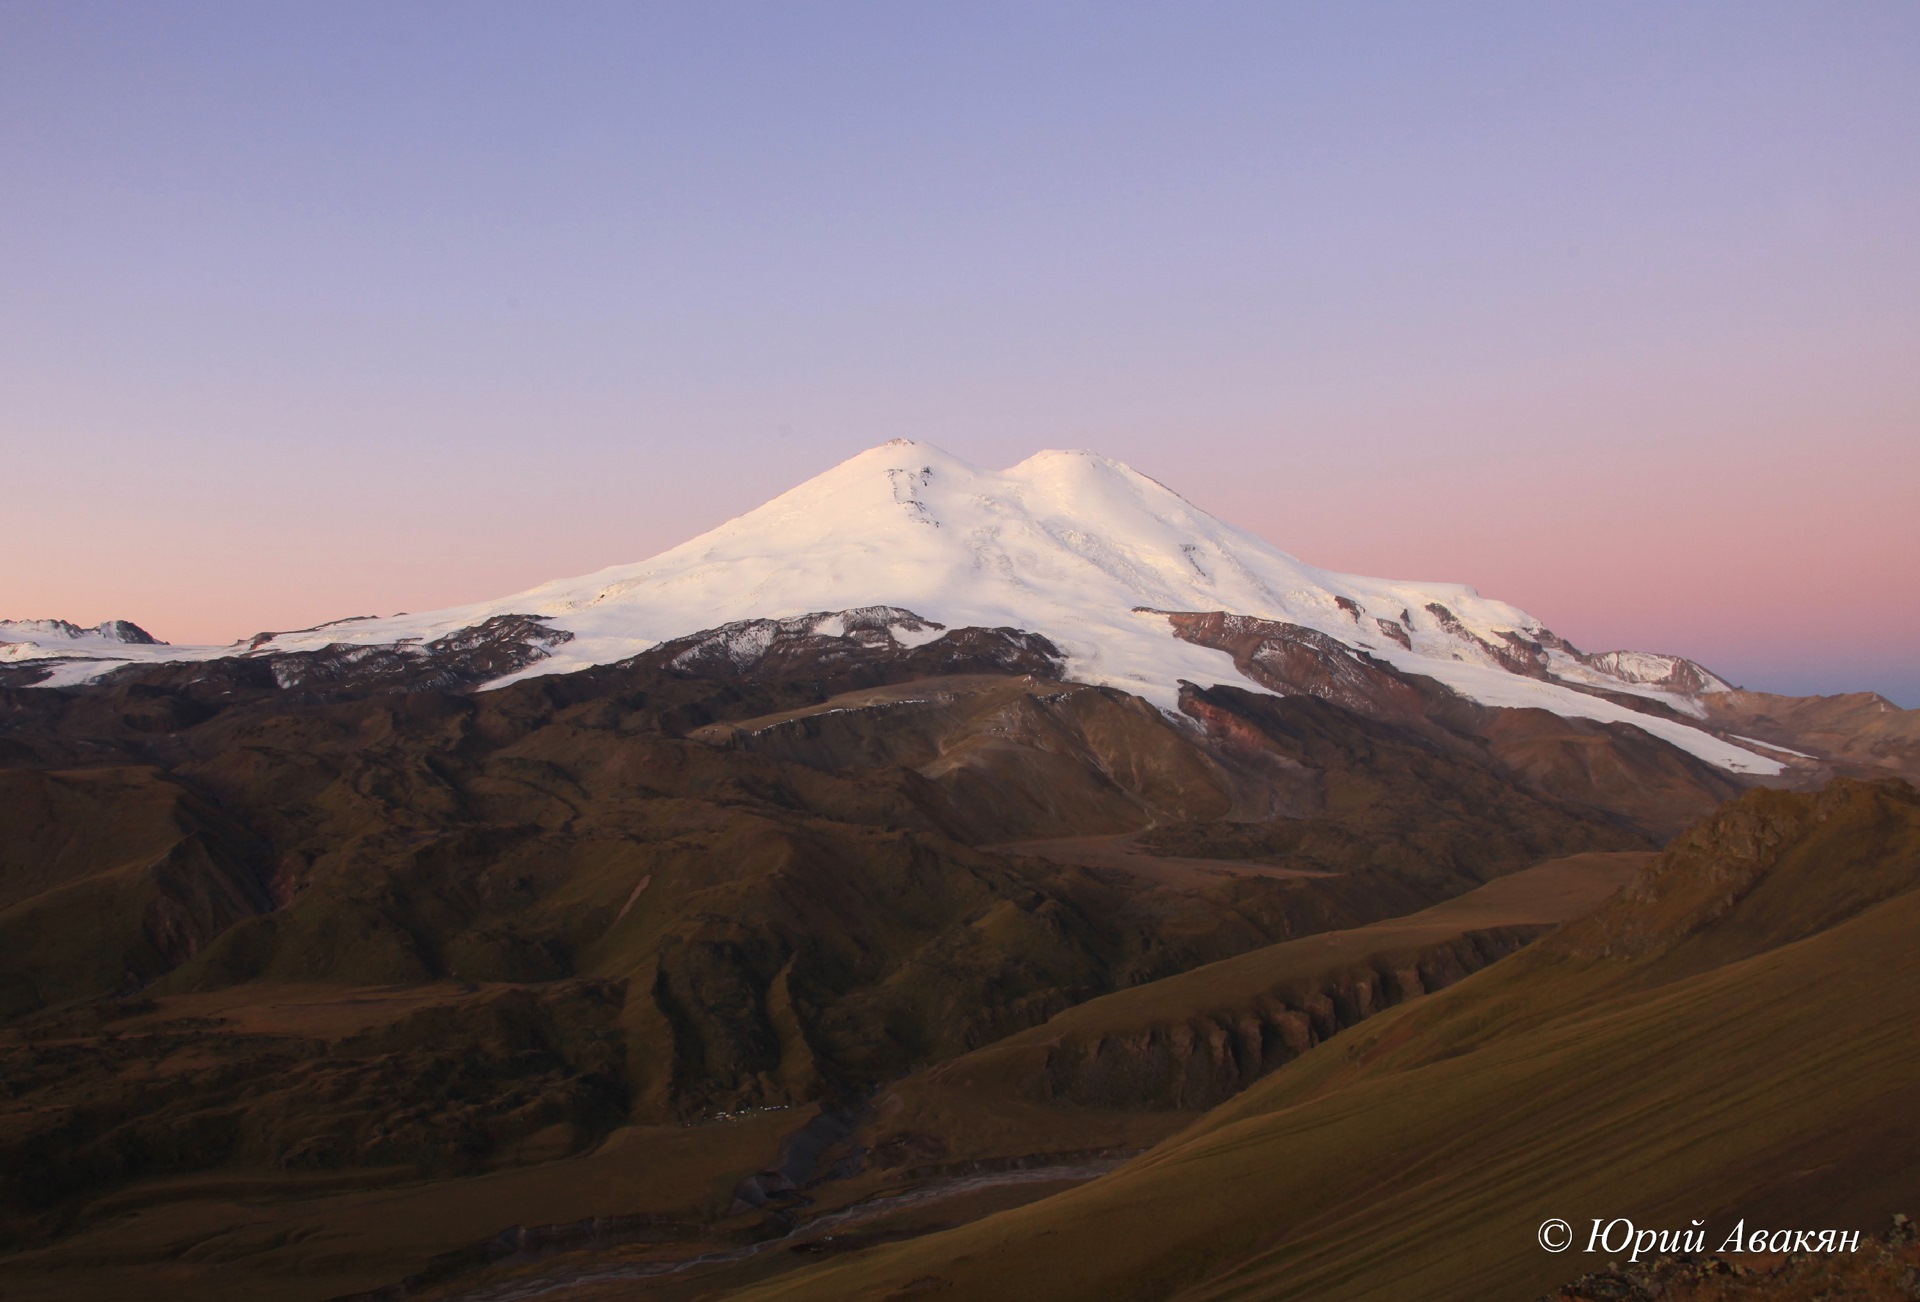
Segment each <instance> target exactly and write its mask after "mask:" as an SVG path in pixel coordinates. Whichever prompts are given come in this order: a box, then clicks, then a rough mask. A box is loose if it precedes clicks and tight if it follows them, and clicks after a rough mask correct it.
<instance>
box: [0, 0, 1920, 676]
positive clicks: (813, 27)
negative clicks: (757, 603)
mask: <svg viewBox="0 0 1920 1302" xmlns="http://www.w3.org/2000/svg"><path fill="white" fill-rule="evenodd" d="M748 13H750V14H752V15H753V16H754V18H753V22H751V23H746V22H745V20H744V19H740V20H739V21H735V20H734V19H728V18H723V16H722V15H720V14H718V13H717V12H704V11H693V10H689V11H686V12H681V13H675V14H668V13H666V12H664V11H647V12H644V13H643V12H642V11H639V10H633V9H625V8H606V9H598V8H593V7H591V6H581V7H578V8H576V9H573V10H571V11H570V16H569V17H568V19H567V20H566V21H564V22H562V21H546V20H538V21H536V19H535V16H534V13H533V11H531V10H513V9H499V10H492V9H479V10H476V9H474V8H471V7H467V6H460V7H445V8H442V7H439V6H436V5H433V4H422V5H419V6H409V7H407V8H406V9H405V10H394V9H392V8H391V7H388V6H374V5H366V6H357V5H354V4H345V5H341V6H332V7H328V9H327V11H326V12H325V13H324V14H323V13H322V11H319V10H309V11H302V10H298V9H292V8H286V9H282V8H272V7H255V6H229V5H224V4H216V3H207V4H201V5H185V6H172V7H164V8H127V7H112V6H100V7H92V6H88V5H84V4H77V5H69V6H58V7H54V6H42V7H32V6H13V7H8V8H6V9H4V10H0V169H3V172H0V174H4V175H6V177H7V178H8V180H7V194H8V201H7V203H6V204H4V205H0V250H4V253H5V256H4V258H0V508H4V521H5V525H4V527H5V534H4V541H0V617H13V618H26V617H49V616H51V617H61V618H67V619H72V620H75V621H80V622H86V623H92V622H95V621H98V620H100V619H104V618H128V619H132V620H135V621H137V622H139V623H141V624H143V625H145V626H147V627H148V628H150V629H151V630H152V631H153V632H154V633H156V634H157V635H159V636H161V637H164V638H167V639H169V640H173V641H181V642H188V641H214V642H225V641H229V640H231V639H233V638H235V637H239V636H242V635H245V634H249V633H252V632H255V631H258V630H261V629H266V628H291V627H299V626H304V625H309V624H312V623H315V622H318V621H320V620H324V619H330V618H338V617H340V616H344V615H349V614H360V613H374V612H378V613H391V612H393V611H395V610H401V609H414V610H417V609H424V608H433V607H437V606H443V605H449V604H454V603H457V602H461V601H466V600H474V599H480V598H486V597H493V596H498V595H503V594H505V593H508V592H511V591H515V590H518V589H520V588H524V587H527V586H530V585H532V584H534V583H536V582H539V581H542V580H545V579H549V578H555V577H560V576H564V575H571V574H578V573H583V572H586V571H590V570H593V569H596V568H599V567H601V566H603V565H608V564H615V563H620V562H626V561H631V560H635V559H639V558H641V557H643V556H646V555H649V554H651V553H653V552H655V551H659V550H662V549H664V548H666V547H668V546H671V545H673V544H675V543H677V542H680V541H682V540H684V539H685V538H687V537H690V536H692V535H693V534H695V533H697V532H699V531H701V530H702V529H705V528H708V527H711V526H712V525H714V524H717V523H719V522H720V521H722V520H724V519H726V518H729V517H731V516H732V515H735V514H737V513H739V512H740V511H743V510H746V509H748V508H750V507H752V506H754V505H755V504H757V503H758V502H760V501H762V500H765V499H766V498H767V497H770V496H772V495H773V494H775V493H778V492H780V491H782V490H783V489H785V488H787V487H790V486H791V485H793V484H795V483H797V482H799V481H800V480H802V479H804V478H806V477H808V476H810V475H812V474H815V473H818V472H819V471H820V470H823V469H825V468H826V467H828V466H830V465H832V464H834V463H835V462H837V461H838V460H840V459H842V458H843V457H845V456H847V455H850V454H852V453H853V452H856V451H858V450H860V449H861V448H864V447H867V446H871V445H872V444H874V443H878V442H881V441H883V440H885V439H887V438H890V437H895V436H899V435H906V436H910V437H915V438H923V439H926V440H928V441H931V442H934V443H937V444H940V445H941V446H944V447H946V448H948V449H949V450H950V451H952V452H954V453H956V454H957V455H960V456H962V457H965V458H967V459H969V460H972V461H975V462H976V463H979V464H982V465H989V466H1004V465H1008V464H1011V463H1013V462H1015V461H1018V460H1020V459H1022V458H1023V457H1025V456H1027V455H1029V454H1031V453H1032V452H1034V451H1036V450H1038V449H1041V448H1045V447H1090V448H1094V449H1096V450H1098V451H1101V452H1104V453H1106V454H1107V455H1110V456H1114V457H1118V458H1119V459H1121V460H1124V461H1127V462H1129V463H1130V464H1133V465H1134V466H1136V467H1138V468H1139V469H1141V470H1143V471H1145V472H1146V473H1149V474H1152V475H1154V476H1155V477H1156V478H1159V479H1161V480H1162V481H1163V482H1165V483H1167V484H1168V485H1170V486H1171V487H1173V488H1175V489H1176V490H1178V491H1180V492H1182V493H1184V494H1185V495H1187V496H1188V497H1189V498H1191V499H1193V500H1194V501H1195V502H1197V503H1198V504H1200V505H1201V506H1203V507H1205V508H1207V509H1209V510H1211V511H1213V512H1214V513H1215V514H1217V515H1220V516H1223V517H1225V518H1227V519H1229V520H1232V521H1235V522H1236V523H1239V524H1242V525H1244V526H1246V527H1248V528H1251V529H1253V530H1255V531H1256V532H1259V533H1261V534H1263V535H1265V536H1266V537H1268V538H1270V539H1272V540H1273V541H1274V542H1276V543H1277V544H1279V545H1280V546H1282V547H1284V548H1286V549H1288V550H1290V551H1293V552H1294V553H1296V554H1298V555H1299V556H1301V557H1302V558H1304V559H1306V560H1309V561H1312V562H1314V563H1317V564H1322V565H1326V566H1329V567H1333V568H1339V569H1347V570H1352V571H1356V572H1361V573H1370V574H1376V575H1381V576H1390V577H1401V578H1437V579H1448V580H1455V581H1460V582H1466V583H1471V584H1473V585H1475V586H1477V587H1478V588H1480V590H1481V591H1483V592H1485V593H1487V594H1488V595H1491V596H1497V597H1500V598H1503V599H1505V600H1508V601H1511V602H1513V603H1515V604H1517V605H1519V606H1522V607H1523V608H1525V609H1527V610H1529V611H1531V612H1532V613H1534V614H1535V615H1537V616H1539V617H1540V618H1542V619H1543V620H1545V621H1546V622H1547V623H1549V624H1550V625H1551V626H1553V627H1555V628H1556V629H1558V630H1559V631H1560V632H1561V633H1562V634H1563V635H1565V636H1567V637H1569V638H1571V639H1572V640H1573V641H1575V642H1576V643H1578V644H1580V645H1581V646H1583V647H1592V648H1610V647H1617V646H1630V647H1636V648H1640V649H1647V650H1662V651H1673V652H1679V653H1682V654H1686V655H1690V656H1694V657H1696V658H1698V659H1700V660H1702V661H1704V662H1705V663H1707V664H1709V665H1710V666H1712V667H1714V668H1715V669H1717V670H1719V671H1721V672H1723V673H1725V674H1727V675H1728V676H1730V677H1732V678H1734V679H1736V680H1739V681H1743V682H1745V683H1746V684H1747V685H1749V686H1753V687H1759V688H1769V689H1774V690H1788V691H1815V690H1818V691H1840V690H1854V689H1863V688H1874V689H1878V690H1881V691H1884V692H1886V693H1887V694H1889V695H1891V696H1893V697H1894V698H1895V699H1897V700H1900V701H1902V702H1903V703H1904V704H1908V705H1920V660H1917V658H1916V657H1915V655H1914V654H1913V650H1912V648H1913V647H1914V646H1915V644H1916V638H1917V637H1920V601H1916V599H1915V593H1916V591H1920V525H1916V523H1915V521H1916V512H1915V510H1914V507H1913V501H1914V497H1915V490H1916V488H1920V385H1916V383H1915V380H1914V376H1915V374H1916V373H1920V364H1916V355H1917V354H1920V243H1917V242H1916V241H1915V240H1914V238H1913V232H1914V231H1915V230H1920V150H1917V149H1916V148H1915V146H1914V141H1915V140H1916V139H1920V78H1915V77H1914V76H1913V75H1912V72H1913V68H1914V67H1916V66H1920V8H1915V7H1913V6H1911V5H1899V4H1886V5H1879V4H1858V5H1850V6H1845V7H1840V8H1826V7H1823V8H1821V9H1820V10H1818V11H1817V12H1816V11H1814V10H1812V9H1810V8H1807V7H1803V6H1780V7H1774V6H1769V5H1762V4H1755V5H1748V6H1741V7H1738V8H1727V9H1715V8H1712V7H1707V6H1690V7H1687V8H1686V9H1685V10H1676V9H1673V8H1671V7H1659V6H1647V7H1635V6H1617V7H1607V8H1605V9H1600V8H1589V9H1578V8H1553V9H1543V8H1541V7H1538V6H1528V5H1514V6H1511V7H1505V8H1502V7H1499V6H1496V7H1495V8H1493V9H1484V10H1475V11H1473V14H1472V15H1470V16H1469V15H1461V14H1452V15H1448V14H1443V13H1440V12H1438V11H1436V10H1433V9H1431V8H1429V7H1426V6H1418V5H1405V6H1395V5H1384V6H1374V7H1368V8H1366V9H1347V10H1331V11H1326V12H1308V11H1289V10H1285V9H1283V8H1279V7H1272V6H1259V5H1246V6H1235V5H1225V6H1220V7H1218V8H1210V9H1209V10H1207V11H1206V12H1205V13H1204V14H1201V15H1193V14H1190V13H1188V12H1187V11H1184V10H1182V9H1180V8H1179V7H1174V6H1168V7H1166V8H1164V9H1159V10H1142V11H1133V10H1129V11H1127V12H1126V13H1125V14H1118V13H1116V12H1115V11H1112V10H1110V9H1107V8H1105V7H1095V6H1087V7H1080V6H1072V5H1066V6H1060V7H1057V8H1054V7H1033V6H1012V7H1008V8H1005V9H998V8H993V7H991V6H986V7H978V8H975V7H964V8H963V9H960V10H945V11H942V10H939V9H937V8H935V9H922V10H908V9H894V10H889V11H874V10H870V9H858V10H855V9H846V10H841V9H838V8H834V7H831V6H830V7H828V8H827V9H825V10H822V11H821V12H820V13H819V14H817V15H816V16H815V17H814V18H813V19H811V20H809V21H805V22H802V21H799V20H798V19H797V18H796V17H794V16H793V15H792V14H791V12H790V11H788V10H786V9H784V8H782V7H777V6H769V7H764V8H763V7H756V6H748V7H746V8H745V9H742V10H741V11H740V14H748ZM735 18H739V15H738V14H736V15H735ZM743 23H744V24H745V25H744V26H743V25H742V24H743Z"/></svg>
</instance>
